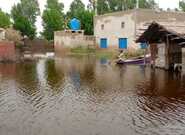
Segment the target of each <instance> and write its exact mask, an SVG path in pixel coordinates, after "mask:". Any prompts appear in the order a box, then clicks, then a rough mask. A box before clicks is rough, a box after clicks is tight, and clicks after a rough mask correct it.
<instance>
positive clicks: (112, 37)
mask: <svg viewBox="0 0 185 135" xmlns="http://www.w3.org/2000/svg"><path fill="white" fill-rule="evenodd" d="M122 22H124V23H125V27H124V28H122V27H121V24H122ZM102 24H103V25H104V29H103V30H102V29H101V25H102ZM94 35H95V36H96V44H98V45H100V39H101V38H107V40H108V47H110V48H112V47H113V48H117V49H118V48H119V42H118V41H119V38H128V48H137V47H138V46H137V45H136V44H135V42H134V39H135V22H134V16H133V13H125V14H124V13H121V14H120V15H112V16H111V15H108V16H103V17H101V16H98V17H95V24H94Z"/></svg>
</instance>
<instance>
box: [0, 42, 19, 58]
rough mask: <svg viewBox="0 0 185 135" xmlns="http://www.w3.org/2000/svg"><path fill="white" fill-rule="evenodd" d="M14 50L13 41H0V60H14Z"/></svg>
mask: <svg viewBox="0 0 185 135" xmlns="http://www.w3.org/2000/svg"><path fill="white" fill-rule="evenodd" d="M15 60H16V50H15V44H14V43H13V42H7V41H1V42H0V61H15Z"/></svg>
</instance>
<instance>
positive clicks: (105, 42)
mask: <svg viewBox="0 0 185 135" xmlns="http://www.w3.org/2000/svg"><path fill="white" fill-rule="evenodd" d="M100 48H107V39H106V38H101V40H100Z"/></svg>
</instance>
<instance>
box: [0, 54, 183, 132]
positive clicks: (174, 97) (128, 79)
mask: <svg viewBox="0 0 185 135" xmlns="http://www.w3.org/2000/svg"><path fill="white" fill-rule="evenodd" d="M0 121H1V122H0V134H3V135H4V134H5V135H6V134H9V135H25V134H29V135H34V134H39V135H50V134H55V135H60V134H64V135H69V134H70V135H90V134H93V135H95V134H101V135H112V134H116V135H122V134H127V135H133V134H134V135H135V134H136V135H137V134H156V135H160V134H162V135H163V134H169V135H173V134H184V131H185V128H184V127H185V76H179V75H176V74H171V73H168V72H165V71H163V70H158V69H156V70H151V69H150V68H147V67H144V66H131V65H130V66H115V65H110V64H109V63H108V60H107V59H96V57H94V56H86V57H79V58H78V57H66V58H57V59H55V60H44V59H43V60H42V59H41V60H38V61H35V62H28V63H17V64H9V65H7V64H5V65H4V64H1V65H0ZM11 131H12V132H11Z"/></svg>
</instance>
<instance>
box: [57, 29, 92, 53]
mask: <svg viewBox="0 0 185 135" xmlns="http://www.w3.org/2000/svg"><path fill="white" fill-rule="evenodd" d="M94 44H95V38H94V36H88V35H84V32H83V30H76V31H72V30H65V31H56V32H55V33H54V48H55V52H56V53H58V54H60V53H61V52H62V53H64V52H65V51H68V49H71V48H77V47H85V48H86V47H94Z"/></svg>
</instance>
